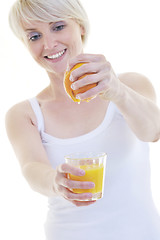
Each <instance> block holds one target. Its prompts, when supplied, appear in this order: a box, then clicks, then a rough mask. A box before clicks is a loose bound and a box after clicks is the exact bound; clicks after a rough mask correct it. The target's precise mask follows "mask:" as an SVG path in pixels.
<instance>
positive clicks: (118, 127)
mask: <svg viewBox="0 0 160 240" xmlns="http://www.w3.org/2000/svg"><path fill="white" fill-rule="evenodd" d="M29 101H30V103H31V106H32V108H33V111H34V113H35V115H36V118H37V123H38V130H39V133H40V135H41V139H42V143H43V146H44V148H45V150H46V152H47V155H48V158H49V161H50V163H51V165H52V167H53V168H56V167H57V166H58V165H60V164H62V163H64V156H65V155H67V154H70V153H72V152H76V151H78V152H84V151H100V152H106V153H107V164H106V177H105V185H104V196H103V198H102V199H100V200H98V201H97V202H96V203H94V204H92V205H90V206H86V207H76V206H74V205H73V204H72V203H70V202H69V201H67V200H65V199H64V198H62V197H53V198H49V201H48V202H49V210H48V215H47V219H46V223H45V232H46V239H47V240H64V239H67V240H68V239H69V240H75V239H76V240H88V239H91V240H98V239H100V240H160V217H159V215H158V213H157V210H156V209H155V206H154V203H153V200H152V194H151V186H150V163H149V147H148V144H147V143H145V142H142V141H140V140H139V139H138V138H137V137H136V136H135V135H134V133H133V132H132V131H131V130H130V128H129V127H128V125H127V123H126V122H125V120H124V118H123V116H122V115H121V113H120V112H119V111H118V109H117V107H116V106H115V105H114V104H113V103H112V102H111V103H110V104H109V106H108V109H107V112H106V115H105V118H104V120H103V121H102V123H101V124H100V125H99V126H98V127H97V128H96V129H95V130H93V131H91V132H89V133H87V134H85V135H82V136H79V137H75V138H68V139H60V138H56V137H54V136H51V135H49V134H47V133H45V126H44V120H43V115H42V112H41V109H40V106H39V104H38V102H37V100H36V98H33V99H30V100H29Z"/></svg>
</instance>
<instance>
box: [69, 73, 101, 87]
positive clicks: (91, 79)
mask: <svg viewBox="0 0 160 240" xmlns="http://www.w3.org/2000/svg"><path fill="white" fill-rule="evenodd" d="M102 79H103V74H102V73H101V74H90V75H87V76H85V77H83V78H81V79H80V80H78V81H75V82H74V83H72V85H71V88H72V89H73V90H77V89H79V88H82V87H84V86H86V85H89V84H93V83H98V82H99V81H101V80H102Z"/></svg>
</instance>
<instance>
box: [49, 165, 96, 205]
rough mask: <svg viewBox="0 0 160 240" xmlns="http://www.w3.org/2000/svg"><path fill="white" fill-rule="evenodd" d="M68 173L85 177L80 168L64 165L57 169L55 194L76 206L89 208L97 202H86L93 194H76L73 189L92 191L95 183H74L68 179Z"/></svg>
mask: <svg viewBox="0 0 160 240" xmlns="http://www.w3.org/2000/svg"><path fill="white" fill-rule="evenodd" d="M68 173H71V174H72V175H75V176H84V175H85V171H84V170H83V169H80V168H76V167H74V166H71V165H69V164H67V163H64V164H62V165H60V166H58V167H57V169H56V174H55V179H54V190H55V192H56V193H57V194H58V195H60V196H62V197H64V198H65V199H67V200H68V201H70V202H72V203H73V204H74V205H76V206H87V205H90V204H92V203H94V202H95V201H85V200H87V199H90V198H91V197H92V193H89V192H88V193H74V192H73V191H72V189H75V188H79V189H91V188H94V183H93V182H84V181H73V180H70V179H68V178H67V175H68Z"/></svg>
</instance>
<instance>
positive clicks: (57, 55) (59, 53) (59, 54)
mask: <svg viewBox="0 0 160 240" xmlns="http://www.w3.org/2000/svg"><path fill="white" fill-rule="evenodd" d="M66 50H67V49H64V50H62V51H61V52H58V53H56V54H54V55H49V56H45V58H47V59H57V58H59V57H61V56H62V55H63V54H64V53H65V52H66Z"/></svg>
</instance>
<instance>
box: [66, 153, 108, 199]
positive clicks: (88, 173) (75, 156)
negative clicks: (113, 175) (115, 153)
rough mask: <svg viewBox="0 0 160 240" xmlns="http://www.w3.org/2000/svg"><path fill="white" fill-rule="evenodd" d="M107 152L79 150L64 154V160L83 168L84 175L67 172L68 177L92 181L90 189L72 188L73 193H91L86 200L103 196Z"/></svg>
mask: <svg viewBox="0 0 160 240" xmlns="http://www.w3.org/2000/svg"><path fill="white" fill-rule="evenodd" d="M106 158H107V154H106V153H104V152H98V153H95V152H86V153H85V152H83V153H82V152H80V153H72V154H70V155H68V156H65V162H66V163H68V164H70V165H73V166H75V167H78V168H81V169H83V170H85V175H84V176H75V175H72V174H70V173H68V176H67V177H68V178H69V179H71V180H74V181H89V182H94V184H95V187H94V188H92V189H72V191H73V192H74V193H86V192H90V193H92V198H90V199H87V200H86V201H91V200H98V199H100V198H102V197H103V186H104V178H105V165H106Z"/></svg>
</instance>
